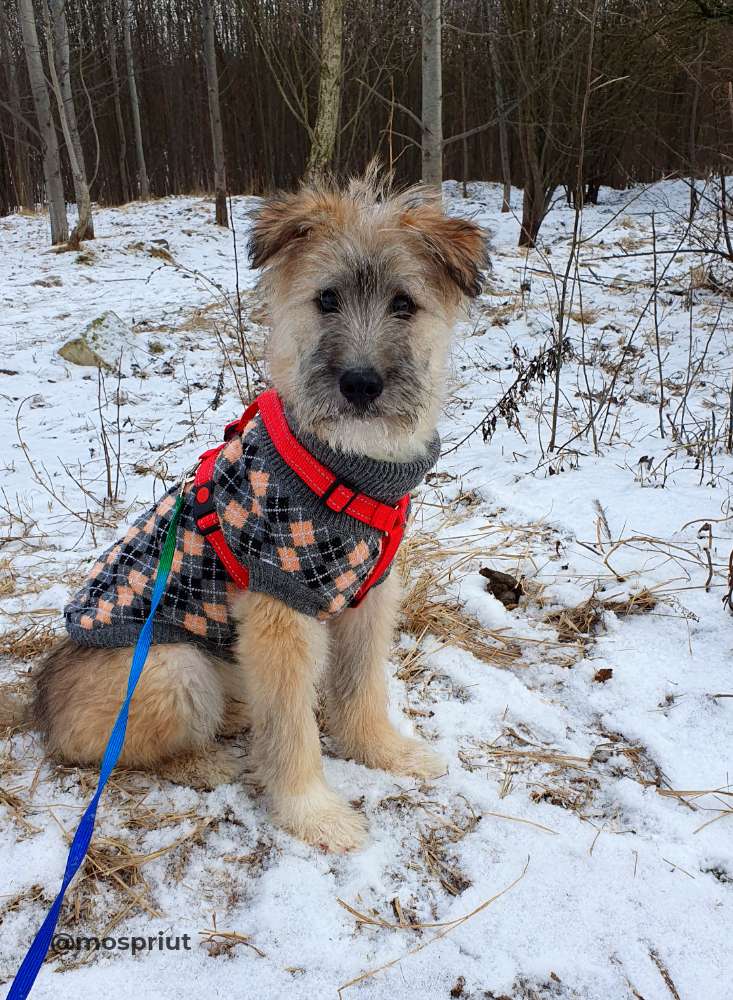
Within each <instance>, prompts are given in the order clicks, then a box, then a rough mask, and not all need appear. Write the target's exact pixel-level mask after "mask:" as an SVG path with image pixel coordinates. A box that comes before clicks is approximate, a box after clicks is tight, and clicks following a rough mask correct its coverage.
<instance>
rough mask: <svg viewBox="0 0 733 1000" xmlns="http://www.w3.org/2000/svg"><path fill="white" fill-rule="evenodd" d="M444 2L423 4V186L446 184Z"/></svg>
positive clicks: (429, 1)
mask: <svg viewBox="0 0 733 1000" xmlns="http://www.w3.org/2000/svg"><path fill="white" fill-rule="evenodd" d="M440 4H441V0H422V114H421V118H422V182H423V184H429V185H430V186H431V187H437V188H438V189H440V186H441V184H442V183H443V66H442V58H443V56H442V44H441V28H442V24H441V7H440Z"/></svg>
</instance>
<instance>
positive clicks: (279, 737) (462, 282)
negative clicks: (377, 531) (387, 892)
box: [34, 172, 485, 850]
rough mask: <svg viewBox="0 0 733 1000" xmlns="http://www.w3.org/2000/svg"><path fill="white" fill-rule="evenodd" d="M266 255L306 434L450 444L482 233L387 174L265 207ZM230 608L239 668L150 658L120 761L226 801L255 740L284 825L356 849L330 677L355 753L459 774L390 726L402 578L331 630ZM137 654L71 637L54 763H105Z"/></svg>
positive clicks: (49, 710) (39, 682)
mask: <svg viewBox="0 0 733 1000" xmlns="http://www.w3.org/2000/svg"><path fill="white" fill-rule="evenodd" d="M250 254H251V259H252V263H253V265H254V266H256V267H262V268H264V274H263V286H264V291H265V296H266V301H267V309H268V314H269V318H270V322H271V327H272V332H271V336H270V340H269V352H268V358H269V367H270V373H271V378H272V383H273V385H274V386H275V387H276V388H277V390H278V392H279V393H280V395H281V397H282V399H283V400H284V402H285V404H286V406H287V408H288V410H289V412H290V413H291V414H292V415H293V417H294V419H295V422H296V425H297V426H298V427H300V428H303V429H305V430H308V431H311V432H312V433H314V434H315V435H317V436H318V437H319V438H321V439H322V440H324V441H326V442H327V443H328V444H330V445H331V446H332V447H334V448H338V449H341V450H344V451H348V452H351V453H355V454H361V455H368V456H370V457H371V458H376V459H387V460H392V461H409V460H410V459H413V458H415V457H416V456H418V455H420V454H421V453H422V452H423V451H424V449H425V445H426V443H427V442H428V441H429V440H430V438H431V436H432V435H433V433H434V429H435V424H436V421H437V417H438V411H439V408H440V404H441V398H442V391H443V384H444V371H445V365H446V357H447V351H448V346H449V340H450V334H451V330H452V327H453V325H454V322H455V320H456V318H457V314H458V310H459V308H460V307H461V305H462V302H463V300H464V299H465V297H466V296H473V295H476V294H477V293H478V291H479V282H480V274H481V268H482V267H483V265H484V263H485V241H484V237H483V234H482V232H481V230H480V229H479V228H478V227H477V226H475V225H474V224H473V223H471V222H467V221H465V220H459V219H452V218H449V217H447V216H446V215H444V214H443V212H442V209H441V206H440V202H439V201H438V200H437V199H435V198H434V197H432V196H431V195H430V194H429V193H428V192H424V191H421V190H419V189H412V190H409V191H407V192H404V193H402V194H400V195H396V196H391V195H389V193H388V192H385V191H383V190H382V189H381V186H380V183H379V181H378V180H377V179H376V177H375V176H374V174H373V172H370V173H368V175H367V176H366V177H365V178H364V179H362V180H359V181H355V182H352V183H351V185H350V186H349V187H348V188H347V189H346V190H344V191H339V190H337V189H336V188H334V187H328V186H326V187H321V188H303V189H302V190H301V191H299V192H297V193H295V194H286V195H282V196H278V197H275V198H272V199H270V200H269V201H267V202H265V203H264V205H263V207H262V208H261V209H260V211H259V213H258V214H257V216H256V218H255V221H254V224H253V229H252V238H251V244H250ZM324 289H329V290H333V291H334V292H335V293H336V296H335V300H334V297H333V296H331V299H330V300H327V301H330V302H331V303H333V301H336V302H337V305H338V308H337V310H336V311H332V310H327V311H326V312H325V313H324V311H323V301H324V300H323V298H322V295H321V293H322V292H323V291H324ZM396 303H397V304H398V305H399V306H402V307H404V306H405V304H407V307H408V308H407V309H405V308H402V309H397V305H396ZM413 307H414V308H413ZM396 310H397V311H396ZM353 368H370V369H373V370H375V371H376V372H378V373H379V375H380V376H381V378H382V380H383V383H384V390H383V392H382V394H381V395H380V396H379V397H378V398H377V399H375V400H372V401H371V402H369V403H368V404H367V405H366V407H364V406H361V407H357V406H356V405H354V404H352V403H350V402H349V401H348V400H347V399H346V398H345V396H344V395H342V393H341V392H340V389H339V380H340V377H341V375H342V373H343V372H344V371H345V370H347V369H353ZM231 603H232V613H233V617H234V618H235V620H236V622H237V627H238V634H239V640H238V642H237V644H236V646H235V649H234V661H235V662H234V663H233V664H232V663H223V662H220V661H217V660H216V659H215V658H213V657H212V656H210V655H208V654H207V653H205V652H203V651H202V650H201V649H199V648H198V647H196V646H194V645H187V644H180V645H158V646H154V647H153V648H152V649H151V652H150V655H149V658H148V662H147V664H146V667H145V670H144V672H143V674H142V678H141V680H140V682H139V685H138V689H137V691H136V693H135V696H134V699H133V701H132V706H131V710H130V718H129V723H128V728H127V738H126V741H125V745H124V748H123V751H122V756H121V758H120V760H121V763H122V764H123V765H127V766H132V767H155V768H156V769H157V770H159V771H161V772H162V773H163V774H164V775H166V776H167V777H170V778H173V779H175V780H179V781H183V782H188V783H192V784H197V785H205V786H211V785H214V784H216V783H218V782H221V781H227V780H231V779H232V778H234V777H235V776H237V775H238V774H239V773H241V772H242V770H243V767H242V764H241V762H240V761H239V760H238V759H237V758H236V757H235V756H234V755H232V753H231V752H230V751H227V750H226V749H224V748H223V747H222V746H221V745H217V744H216V743H215V742H214V741H215V738H216V737H217V736H218V735H226V734H231V733H234V732H236V731H238V730H241V729H242V728H244V727H246V726H249V727H251V731H252V760H251V762H249V765H248V767H249V769H250V770H252V772H253V773H254V775H255V776H256V778H257V780H258V781H259V782H260V783H261V784H262V785H264V787H265V789H266V791H267V793H268V795H269V798H270V803H271V808H272V813H273V816H274V818H275V820H276V821H277V822H278V823H279V824H281V825H282V826H283V827H284V828H285V829H287V830H289V831H290V832H291V833H293V834H295V835H297V836H299V837H302V838H303V839H304V840H306V841H308V842H310V843H313V844H319V845H323V846H325V847H326V848H328V849H331V850H348V849H350V848H354V847H357V846H358V845H359V844H360V843H361V841H362V840H363V838H364V835H365V832H366V830H365V823H364V819H363V817H362V816H361V814H360V813H358V812H357V811H355V810H354V809H352V807H351V806H350V805H349V804H348V803H347V802H346V801H345V800H343V799H342V798H340V797H339V796H338V795H337V794H336V793H335V792H333V791H332V790H331V789H330V788H329V787H328V785H327V784H326V782H325V779H324V775H323V767H322V762H321V752H320V743H319V732H318V726H317V723H316V717H315V713H314V708H315V702H316V685H317V681H318V678H319V676H320V675H321V674H323V677H324V682H325V683H324V688H325V695H326V721H327V726H328V730H329V732H330V734H331V736H332V737H333V738H334V740H335V742H336V744H337V745H338V747H339V750H340V751H341V753H343V754H344V755H345V756H347V757H350V758H352V759H354V760H357V761H360V762H361V763H363V764H366V765H368V766H370V767H378V768H384V769H386V770H390V771H394V772H396V773H403V774H413V775H418V776H421V777H433V776H436V775H438V774H440V773H441V772H442V771H443V770H444V764H443V762H442V761H441V760H440V759H439V758H438V757H437V756H436V755H435V754H434V753H433V752H432V751H431V750H429V749H428V748H427V747H426V746H425V745H424V744H423V743H422V742H420V741H419V740H416V739H411V738H408V737H405V736H403V735H402V734H401V733H399V732H398V731H397V730H396V729H395V728H394V727H393V725H392V724H391V722H390V721H389V718H388V712H387V688H386V682H385V676H384V661H385V659H386V658H387V656H388V654H389V649H390V643H391V637H392V633H393V628H394V623H395V616H396V612H397V609H398V607H399V588H398V585H397V578H396V574H395V573H392V574H391V575H390V576H389V577H388V578H387V580H386V581H385V582H384V583H382V584H381V585H380V586H379V587H375V588H374V589H373V590H372V591H371V592H370V593H369V594H368V596H367V597H366V599H365V600H364V602H363V603H362V604H361V605H360V606H359V607H358V608H353V609H348V610H346V611H344V612H343V613H342V614H341V615H339V616H338V617H337V618H336V619H335V620H333V621H332V622H330V623H329V624H328V625H325V626H324V625H323V624H320V623H319V622H317V621H316V620H315V619H313V618H309V617H306V616H305V615H302V614H300V613H298V612H296V611H293V610H292V609H290V608H288V607H286V606H285V605H284V604H282V603H281V602H280V601H278V600H276V599H274V598H272V597H270V596H267V595H263V594H257V593H251V592H239V593H237V594H236V595H235V596H234V597H233V598H232V599H231ZM130 653H131V651H130V650H129V649H97V648H80V647H78V646H76V645H75V644H74V643H72V642H70V641H69V640H63V641H62V642H61V643H59V645H58V646H57V647H56V648H55V649H54V650H52V651H51V653H50V654H49V655H48V656H47V658H46V659H45V661H44V662H43V663H42V664H41V666H40V668H39V670H38V672H37V675H36V700H35V706H34V714H35V720H36V722H37V724H38V725H39V727H40V728H41V729H42V730H43V732H44V733H45V735H46V738H47V741H48V746H49V749H50V751H51V752H52V753H54V754H55V755H57V756H58V757H60V758H61V759H63V760H65V761H68V762H78V763H93V762H97V761H99V759H100V757H101V755H102V752H103V750H104V747H105V744H106V740H107V737H108V734H109V731H110V728H111V726H112V724H113V722H114V719H115V717H116V715H117V712H118V709H119V706H120V703H121V701H122V699H123V696H124V692H125V689H126V684H127V674H128V669H129V662H130Z"/></svg>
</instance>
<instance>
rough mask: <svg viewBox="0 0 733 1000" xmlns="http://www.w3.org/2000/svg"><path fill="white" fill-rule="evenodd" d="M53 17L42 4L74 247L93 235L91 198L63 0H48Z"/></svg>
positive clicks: (71, 237)
mask: <svg viewBox="0 0 733 1000" xmlns="http://www.w3.org/2000/svg"><path fill="white" fill-rule="evenodd" d="M48 4H49V7H50V9H51V16H52V18H53V25H51V23H50V22H49V18H48V9H47V8H46V7H45V6H44V8H43V15H44V17H43V19H44V23H45V27H46V47H47V50H48V66H49V71H50V76H51V86H52V89H53V92H54V95H55V97H56V104H57V106H58V112H59V120H60V122H61V131H62V132H63V134H64V141H65V143H66V152H67V154H68V157H69V163H70V165H71V176H72V178H73V180H74V192H75V195H76V204H77V208H78V210H79V217H78V220H77V223H76V225H75V226H74V229H73V231H72V233H71V236H70V237H69V246H71V247H73V248H77V247H78V246H79V243H80V242H81V240H93V239H94V223H93V221H92V200H91V196H90V194H89V183H88V181H87V172H86V167H85V165H84V152H83V150H82V148H81V139H80V138H79V127H78V125H77V121H76V109H75V107H74V95H73V93H72V91H71V75H70V73H69V30H68V27H67V24H66V12H65V10H64V0H48Z"/></svg>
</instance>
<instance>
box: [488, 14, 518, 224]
mask: <svg viewBox="0 0 733 1000" xmlns="http://www.w3.org/2000/svg"><path fill="white" fill-rule="evenodd" d="M488 15H489V59H490V60H491V75H492V76H493V78H494V100H495V102H496V117H497V124H498V126H499V156H500V157H501V178H502V182H503V184H504V190H503V192H502V196H501V210H502V212H510V211H511V208H512V169H511V164H510V161H509V130H508V129H507V124H506V110H505V108H504V81H503V79H502V75H501V64H500V62H499V52H498V50H497V47H496V35H497V15H496V10H495V9H494V6H493V4H491V3H490V4H489V5H488Z"/></svg>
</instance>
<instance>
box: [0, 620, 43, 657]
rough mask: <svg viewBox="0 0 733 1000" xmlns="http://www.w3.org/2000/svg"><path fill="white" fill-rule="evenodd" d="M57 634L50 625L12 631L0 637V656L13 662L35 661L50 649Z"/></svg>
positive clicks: (32, 626)
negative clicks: (6, 657)
mask: <svg viewBox="0 0 733 1000" xmlns="http://www.w3.org/2000/svg"><path fill="white" fill-rule="evenodd" d="M54 639H55V632H54V630H53V628H52V627H51V626H50V625H28V626H26V627H24V628H16V629H11V630H10V631H9V632H5V633H4V634H3V635H2V636H0V656H8V657H10V658H11V659H13V660H21V661H22V662H23V663H25V662H27V661H28V660H35V659H36V657H38V656H40V655H41V653H45V652H46V650H47V649H49V648H50V646H51V645H52V643H53V641H54Z"/></svg>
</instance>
